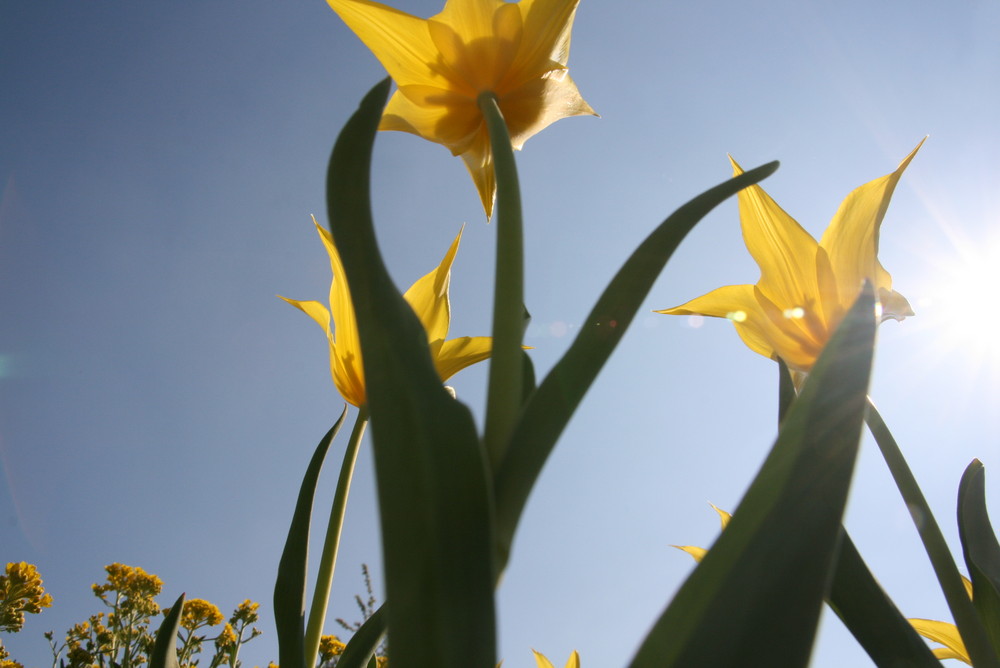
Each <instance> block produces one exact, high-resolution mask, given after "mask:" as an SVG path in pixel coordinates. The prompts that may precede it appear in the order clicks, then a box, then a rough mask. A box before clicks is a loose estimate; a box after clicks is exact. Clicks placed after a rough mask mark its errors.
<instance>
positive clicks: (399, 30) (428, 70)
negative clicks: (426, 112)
mask: <svg viewBox="0 0 1000 668" xmlns="http://www.w3.org/2000/svg"><path fill="white" fill-rule="evenodd" d="M327 4H328V5H330V8H331V9H333V11H335V12H337V15H338V16H340V18H341V19H342V20H343V21H344V23H346V24H347V26H348V27H349V28H350V29H351V30H353V31H354V34H356V35H357V36H358V37H359V38H360V39H361V41H362V42H364V44H365V46H367V47H368V48H369V49H370V50H371V52H372V53H373V54H374V55H375V57H376V58H378V61H379V62H380V63H382V66H383V67H385V69H386V71H387V72H388V73H389V76H391V77H392V78H393V80H394V81H395V82H396V84H397V85H399V86H405V85H407V84H434V83H435V82H436V81H441V80H442V75H441V74H440V73H439V72H436V71H435V70H434V68H433V64H434V63H436V62H437V60H438V51H437V48H436V47H435V46H434V42H433V41H432V40H431V36H430V34H429V33H428V31H427V21H426V20H424V19H421V18H419V17H416V16H412V15H410V14H407V13H406V12H401V11H399V10H397V9H393V8H392V7H387V6H386V5H383V4H381V3H378V2H371V1H370V0H327Z"/></svg>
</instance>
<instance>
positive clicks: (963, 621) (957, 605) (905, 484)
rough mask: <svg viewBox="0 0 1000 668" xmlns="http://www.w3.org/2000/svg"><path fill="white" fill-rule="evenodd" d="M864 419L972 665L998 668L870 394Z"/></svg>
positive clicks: (955, 570)
mask: <svg viewBox="0 0 1000 668" xmlns="http://www.w3.org/2000/svg"><path fill="white" fill-rule="evenodd" d="M865 422H867V423H868V429H869V430H871V433H872V436H874V437H875V442H876V443H877V444H878V447H879V450H881V451H882V458H883V459H885V463H886V465H887V466H888V467H889V472H890V473H891V474H892V478H893V480H895V481H896V487H898V488H899V493H900V494H901V495H902V497H903V501H904V502H905V503H906V507H907V508H908V509H909V511H910V517H912V518H913V524H914V525H916V527H917V533H919V534H920V540H921V541H923V543H924V549H925V550H926V551H927V556H928V557H929V558H930V560H931V565H932V566H933V567H934V574H935V575H937V579H938V582H939V583H940V584H941V591H943V592H944V597H945V600H946V601H947V602H948V607H949V608H950V609H951V614H952V617H954V618H955V625H956V626H957V627H958V631H959V634H960V635H961V636H962V642H964V643H965V648H966V649H967V650H968V652H969V657H970V658H971V659H972V665H973V666H975V667H976V668H984V667H987V666H989V667H992V668H997V667H998V666H1000V660H998V659H997V655H996V653H995V652H994V651H993V646H992V645H991V644H990V641H989V638H988V637H987V635H986V630H985V629H984V628H983V625H982V623H981V622H980V620H979V616H978V615H977V614H976V609H975V608H974V607H973V605H972V601H971V600H970V599H969V595H968V594H967V593H966V591H965V585H964V584H963V583H962V577H961V576H960V575H959V573H958V567H957V566H955V559H954V558H953V557H952V556H951V551H950V550H949V549H948V544H947V543H946V542H945V540H944V536H943V535H942V534H941V529H940V528H939V527H938V524H937V521H936V520H935V519H934V515H933V514H932V513H931V509H930V506H928V505H927V500H926V499H925V498H924V494H923V492H921V491H920V486H919V485H917V480H916V478H914V477H913V473H912V472H911V471H910V467H909V465H908V464H907V463H906V459H904V458H903V453H902V452H901V451H900V449H899V445H897V444H896V439H895V438H893V436H892V433H891V432H890V431H889V428H888V427H887V426H886V424H885V421H884V420H882V416H881V415H880V414H879V412H878V409H876V408H875V404H874V403H873V402H872V400H871V398H870V397H869V398H868V410H867V411H866V413H865Z"/></svg>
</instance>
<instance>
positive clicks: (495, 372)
mask: <svg viewBox="0 0 1000 668" xmlns="http://www.w3.org/2000/svg"><path fill="white" fill-rule="evenodd" d="M478 104H479V108H480V110H481V111H482V112H483V117H484V118H485V119H486V126H487V129H488V131H489V136H490V146H491V149H492V151H493V160H494V170H495V173H496V182H497V213H496V226H497V255H496V270H495V277H496V278H495V284H494V285H495V287H494V291H495V292H494V295H493V359H492V360H491V361H490V376H489V386H488V394H487V402H486V406H487V408H486V433H485V442H486V452H487V453H488V456H489V461H490V465H491V467H492V468H493V469H494V470H496V467H497V466H498V465H499V463H500V461H501V460H502V459H503V456H504V453H505V452H506V447H507V440H508V439H509V437H510V433H511V430H512V429H513V427H514V421H515V420H516V419H517V415H518V412H519V410H520V407H521V397H522V387H521V385H522V377H523V373H522V365H521V342H522V340H523V337H524V321H525V317H524V314H525V308H524V230H523V222H522V216H521V189H520V187H519V185H518V180H517V165H516V164H515V162H514V150H513V147H512V145H511V142H510V135H509V133H508V132H507V124H506V123H505V122H504V118H503V114H502V113H501V111H500V106H499V105H498V104H497V98H496V95H494V94H493V93H483V94H482V95H480V96H479V99H478Z"/></svg>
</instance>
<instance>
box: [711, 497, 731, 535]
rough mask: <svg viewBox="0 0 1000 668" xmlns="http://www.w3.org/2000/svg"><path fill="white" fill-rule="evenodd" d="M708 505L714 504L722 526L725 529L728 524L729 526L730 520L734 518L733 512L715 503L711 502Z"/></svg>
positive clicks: (713, 506)
mask: <svg viewBox="0 0 1000 668" xmlns="http://www.w3.org/2000/svg"><path fill="white" fill-rule="evenodd" d="M708 505H710V506H712V508H713V509H714V510H715V512H717V513H718V514H719V522H721V523H722V528H723V529H725V528H726V527H727V526H729V520H731V519H733V515H732V513H728V512H726V511H725V510H723V509H722V508H719V507H718V506H716V505H715V504H714V503H710V504H708Z"/></svg>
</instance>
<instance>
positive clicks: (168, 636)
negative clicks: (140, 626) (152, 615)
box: [149, 594, 184, 668]
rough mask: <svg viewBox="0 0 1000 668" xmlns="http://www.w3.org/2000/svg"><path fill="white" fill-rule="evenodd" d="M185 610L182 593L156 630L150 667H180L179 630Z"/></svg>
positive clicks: (150, 654)
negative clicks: (178, 652) (178, 659)
mask: <svg viewBox="0 0 1000 668" xmlns="http://www.w3.org/2000/svg"><path fill="white" fill-rule="evenodd" d="M183 611H184V594H181V595H180V596H179V597H178V598H177V601H175V602H174V604H173V606H172V607H171V608H170V613H169V614H168V615H167V616H166V617H165V618H164V619H163V623H162V624H160V628H159V630H158V631H157V632H156V640H155V641H154V642H153V651H151V652H150V653H149V668H179V666H178V664H177V630H178V629H179V628H180V625H181V613H182V612H183Z"/></svg>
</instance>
